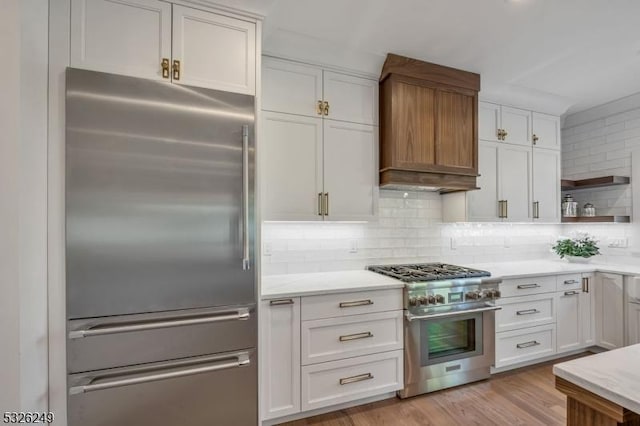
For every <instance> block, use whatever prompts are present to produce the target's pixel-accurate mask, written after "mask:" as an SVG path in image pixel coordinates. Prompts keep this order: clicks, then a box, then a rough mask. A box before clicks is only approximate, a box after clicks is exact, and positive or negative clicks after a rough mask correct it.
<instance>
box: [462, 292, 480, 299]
mask: <svg viewBox="0 0 640 426" xmlns="http://www.w3.org/2000/svg"><path fill="white" fill-rule="evenodd" d="M481 298H482V294H481V293H480V292H479V291H470V292H468V293H467V294H466V296H465V299H472V300H478V299H481Z"/></svg>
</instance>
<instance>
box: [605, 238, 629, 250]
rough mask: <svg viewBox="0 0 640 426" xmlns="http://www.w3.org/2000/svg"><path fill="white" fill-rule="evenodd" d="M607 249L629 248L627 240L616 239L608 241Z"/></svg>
mask: <svg viewBox="0 0 640 426" xmlns="http://www.w3.org/2000/svg"><path fill="white" fill-rule="evenodd" d="M609 247H611V248H627V247H629V239H628V238H618V239H612V240H609Z"/></svg>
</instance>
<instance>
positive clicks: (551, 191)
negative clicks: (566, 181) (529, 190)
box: [532, 147, 561, 223]
mask: <svg viewBox="0 0 640 426" xmlns="http://www.w3.org/2000/svg"><path fill="white" fill-rule="evenodd" d="M560 174H561V171H560V152H559V151H551V150H546V149H538V148H537V147H536V148H533V173H532V175H533V219H534V220H535V221H540V222H553V223H556V222H560V198H561V194H560V179H561V178H560Z"/></svg>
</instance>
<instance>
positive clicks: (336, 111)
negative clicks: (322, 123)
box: [323, 71, 378, 126]
mask: <svg viewBox="0 0 640 426" xmlns="http://www.w3.org/2000/svg"><path fill="white" fill-rule="evenodd" d="M323 81H324V93H323V100H324V101H325V102H326V110H325V118H329V119H331V120H341V121H348V122H351V123H360V124H369V125H373V126H377V125H378V81H377V80H372V79H368V78H361V77H356V76H351V75H346V74H340V73H336V72H330V71H324V80H323Z"/></svg>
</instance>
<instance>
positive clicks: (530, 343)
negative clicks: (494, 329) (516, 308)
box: [496, 324, 556, 368]
mask: <svg viewBox="0 0 640 426" xmlns="http://www.w3.org/2000/svg"><path fill="white" fill-rule="evenodd" d="M555 339H556V336H555V324H549V325H543V326H540V327H531V328H527V329H525V330H516V331H507V332H504V333H497V334H496V368H501V367H504V366H507V365H511V364H517V363H519V362H524V361H531V360H534V359H537V358H542V357H545V356H549V355H553V354H554V353H555V352H556V350H555V347H556V342H555Z"/></svg>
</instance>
